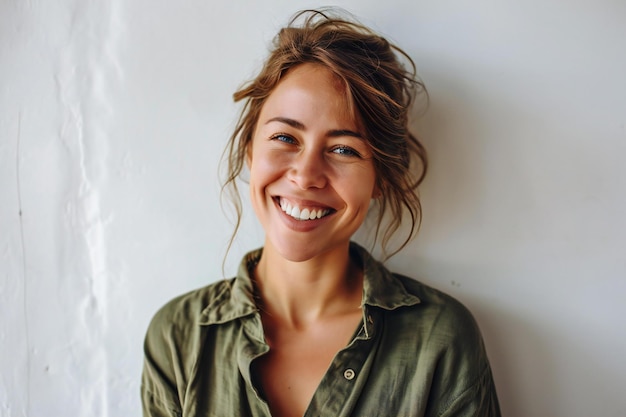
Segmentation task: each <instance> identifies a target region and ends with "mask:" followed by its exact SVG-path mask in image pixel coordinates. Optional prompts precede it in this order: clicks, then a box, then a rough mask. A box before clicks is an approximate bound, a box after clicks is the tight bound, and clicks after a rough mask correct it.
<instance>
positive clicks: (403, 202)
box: [222, 10, 427, 257]
mask: <svg viewBox="0 0 626 417" xmlns="http://www.w3.org/2000/svg"><path fill="white" fill-rule="evenodd" d="M402 61H404V64H403V62H402ZM304 63H313V64H319V65H322V66H324V67H326V68H327V69H329V70H330V71H331V72H332V73H334V74H335V75H336V76H337V77H338V79H339V80H341V82H342V83H343V84H344V86H345V89H346V93H347V99H348V103H349V107H350V109H349V110H350V111H351V112H352V114H353V115H354V116H355V118H356V119H357V120H358V121H359V123H360V127H361V129H362V130H363V131H362V132H361V133H362V134H363V135H364V137H365V139H366V141H367V142H368V143H369V146H370V147H371V150H372V152H373V163H374V169H375V172H376V181H377V184H376V185H377V187H378V190H379V192H380V196H379V197H378V198H376V199H375V201H376V202H377V204H378V221H377V225H376V229H375V234H374V242H376V241H377V240H378V237H379V234H380V233H381V230H383V226H382V225H383V223H385V224H386V225H387V227H386V228H384V231H383V232H382V249H383V253H384V254H388V253H389V255H388V256H387V257H389V256H392V255H393V254H395V253H397V252H398V251H400V250H401V249H402V248H403V247H404V246H406V244H407V243H408V242H409V241H410V240H411V239H412V238H413V237H414V236H415V234H416V233H417V230H418V229H419V226H420V223H421V204H420V200H419V196H418V194H417V186H418V185H419V184H420V183H421V182H422V180H423V178H424V175H425V174H426V167H427V158H426V151H425V149H424V147H423V146H422V144H421V143H420V142H419V140H418V139H417V138H416V137H415V136H414V135H413V134H412V133H411V132H410V131H409V111H410V109H411V107H412V104H413V102H414V100H415V97H416V95H417V93H423V94H424V95H425V97H426V98H427V93H426V89H425V87H424V85H423V83H422V82H421V81H420V80H419V79H418V78H417V74H416V67H415V63H414V62H413V60H412V59H411V58H410V57H409V56H408V55H407V54H406V53H405V52H404V51H403V50H402V49H400V48H399V47H397V46H396V45H393V44H391V43H389V42H388V41H387V40H386V39H384V38H383V37H381V36H379V35H377V34H376V33H375V32H373V31H372V30H370V29H369V28H367V27H366V26H363V25H362V24H360V23H358V22H356V21H353V20H352V19H350V20H348V19H346V18H342V17H339V16H337V15H336V13H334V12H333V11H330V10H304V11H301V12H299V13H297V14H296V15H294V17H293V18H292V19H291V21H290V22H289V25H288V26H287V27H285V28H283V29H281V30H280V32H279V33H278V35H277V36H276V37H275V39H274V44H273V49H272V50H271V52H270V55H269V57H268V58H267V60H266V61H265V64H264V66H263V68H262V69H261V71H260V73H259V74H258V75H257V76H256V78H254V79H253V80H251V81H249V82H247V83H246V84H244V85H243V86H242V87H241V88H240V89H239V90H238V91H237V92H235V93H234V94H233V98H234V101H235V102H239V101H241V100H245V101H244V105H243V108H242V110H241V114H240V116H239V119H238V122H237V124H236V126H235V130H234V132H233V134H232V136H231V138H230V141H229V143H228V145H227V147H226V149H225V151H224V159H223V160H225V161H226V162H227V173H226V178H225V180H224V182H223V186H222V191H223V192H224V191H227V192H228V194H229V196H230V197H231V202H232V203H233V205H234V206H235V209H236V214H237V218H236V224H235V230H234V232H233V235H232V237H231V240H230V242H229V245H228V247H229V248H230V245H232V242H233V240H234V237H235V235H236V233H237V230H238V229H239V225H240V222H241V213H242V209H241V198H240V196H239V191H238V188H237V183H236V181H237V178H238V177H239V176H240V174H241V172H242V170H243V169H244V166H245V160H246V153H247V151H248V147H249V146H250V145H251V143H252V138H253V135H254V131H255V128H256V125H257V122H258V119H259V115H260V113H261V109H262V107H263V105H264V103H265V101H266V100H267V98H268V97H269V95H270V94H271V93H272V91H273V90H274V88H275V87H276V86H277V85H278V83H279V82H280V81H281V79H282V78H283V77H284V76H285V74H286V73H287V72H288V71H289V70H290V69H291V68H294V67H296V66H297V65H300V64H304ZM406 64H408V69H407V68H406ZM413 165H417V166H415V167H414V166H413ZM404 213H408V216H409V218H410V230H409V233H408V236H406V238H405V239H404V240H403V241H402V243H401V244H400V246H399V247H398V248H397V249H395V250H394V251H391V252H388V251H387V245H388V243H389V241H390V239H391V237H392V236H393V235H394V234H395V233H396V232H397V231H398V229H399V228H400V226H401V224H402V219H403V217H404V216H403V214H404ZM387 214H389V215H388V216H386V215H387ZM385 218H386V221H385V222H384V221H383V220H385Z"/></svg>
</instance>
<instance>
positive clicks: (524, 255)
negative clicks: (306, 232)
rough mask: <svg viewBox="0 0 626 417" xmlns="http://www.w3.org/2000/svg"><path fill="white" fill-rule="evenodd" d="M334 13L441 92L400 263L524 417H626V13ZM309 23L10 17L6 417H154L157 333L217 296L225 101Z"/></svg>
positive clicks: (507, 409)
mask: <svg viewBox="0 0 626 417" xmlns="http://www.w3.org/2000/svg"><path fill="white" fill-rule="evenodd" d="M338 3H339V4H341V5H343V6H345V7H347V8H348V9H350V10H352V11H353V12H355V13H356V14H357V15H359V16H361V17H362V19H363V20H364V21H365V22H366V23H368V24H371V25H373V26H374V27H376V28H378V29H379V30H381V31H382V32H384V33H385V34H387V35H388V36H389V37H391V38H392V39H394V40H396V41H397V42H398V43H399V44H400V45H402V46H403V47H405V49H406V50H407V51H408V52H409V53H410V54H411V55H412V56H413V57H414V58H415V60H416V62H417V64H418V69H419V71H420V74H421V76H422V78H423V79H424V81H425V82H426V84H427V86H428V88H429V91H430V95H431V105H430V109H429V111H428V113H427V114H426V116H425V117H424V118H423V119H422V120H421V121H420V122H418V123H416V127H417V128H418V129H419V132H420V133H421V135H422V136H423V138H424V141H425V143H426V145H427V147H428V150H429V153H430V156H431V161H432V166H431V170H430V172H429V176H428V179H427V181H426V183H425V185H424V187H423V191H422V195H423V200H424V211H425V218H424V224H423V227H422V231H421V233H420V236H419V237H418V239H417V240H416V241H415V242H413V243H412V244H411V246H410V247H408V248H406V249H405V251H404V252H402V253H401V254H400V255H397V256H396V257H394V258H393V259H392V260H390V261H389V265H390V266H391V267H392V269H395V270H398V271H400V272H404V273H407V274H409V275H412V276H414V277H416V278H419V279H421V280H423V281H424V282H427V283H429V284H431V285H434V286H436V287H438V288H440V289H443V290H444V291H447V292H450V293H451V294H453V295H455V296H456V297H458V298H459V299H461V300H462V301H463V302H464V303H465V304H467V305H468V306H469V307H470V309H471V310H472V311H473V312H474V313H475V315H476V317H477V319H478V321H479V323H480V325H481V328H482V329H483V333H484V336H485V340H486V343H487V346H488V350H489V353H490V357H491V360H492V365H493V367H494V373H495V377H496V383H497V384H498V389H499V393H500V397H501V402H502V408H503V411H504V413H505V414H506V415H508V416H513V417H515V416H518V417H529V416H536V417H545V416H562V417H566V416H567V417H571V416H581V417H582V416H590V415H593V416H616V415H624V414H626V400H625V399H624V397H623V395H622V391H623V387H624V386H626V365H625V364H624V363H623V360H621V358H622V356H623V353H624V352H625V351H626V330H625V327H624V325H623V317H624V315H625V314H626V307H625V306H624V300H625V299H626V261H625V259H626V256H625V255H624V247H625V246H626V238H625V237H624V236H626V222H624V220H623V213H625V212H626V170H625V168H624V163H623V161H624V155H626V127H625V125H626V78H625V77H624V74H626V50H625V48H624V42H623V40H624V39H626V26H625V25H624V24H623V22H624V21H625V19H626V4H625V3H624V2H622V1H618V0H598V1H596V2H593V3H592V2H582V1H569V0H553V1H539V0H530V1H526V2H518V1H504V2H502V1H490V0H477V1H474V2H471V3H469V2H460V1H454V0H444V1H430V2H426V1H402V0H388V1H386V2H383V3H381V2H376V1H367V2H364V1H357V0H353V1H340V2H338ZM313 5H315V3H312V2H298V4H297V5H296V6H294V2H292V1H288V0H275V1H268V2H255V1H250V0H247V1H236V2H227V1H210V2H209V1H199V0H198V1H190V0H185V1H182V2H167V1H147V0H132V1H122V0H111V1H107V2H103V1H101V2H86V1H79V0H59V1H56V2H45V1H42V0H31V1H17V0H5V1H2V2H0V416H3V417H4V416H7V417H14V416H15V417H17V416H20V417H21V416H33V417H39V416H42V417H44V416H45V417H56V416H59V417H60V416H85V417H87V416H131V415H139V414H140V406H139V400H138V392H139V374H140V372H141V360H142V352H141V348H142V346H141V345H142V338H143V333H144V331H145V328H146V326H147V323H148V320H149V319H150V317H151V315H152V314H153V313H154V311H155V310H156V309H157V308H158V307H159V306H160V305H161V304H163V303H164V302H165V301H166V300H168V299H169V298H171V297H173V296H174V295H177V294H179V293H181V292H183V291H187V290H190V289H193V288H196V287H198V286H201V285H205V284H206V283H208V282H211V281H215V280H217V279H219V278H220V277H221V276H222V260H223V258H224V255H225V242H226V240H227V239H228V237H229V233H230V229H231V226H230V225H229V224H228V222H227V216H225V215H224V214H223V212H222V210H221V208H220V203H219V185H218V177H217V164H218V161H219V157H220V153H221V150H222V148H223V145H224V143H225V141H226V139H227V137H228V135H229V132H230V130H231V129H232V126H233V124H234V119H235V117H236V111H237V108H236V106H234V105H233V104H232V103H231V98H230V95H231V94H232V92H233V91H234V90H235V88H236V87H237V86H238V85H239V84H240V83H241V82H242V81H243V80H245V79H246V78H248V77H249V76H250V75H251V74H252V73H253V71H254V69H255V68H257V66H258V64H259V62H260V60H261V59H262V57H263V56H264V54H265V51H266V46H267V44H268V42H269V41H270V39H271V37H272V36H273V34H274V32H275V30H276V29H277V27H279V25H281V24H283V23H284V22H285V21H286V20H287V17H288V16H289V15H290V14H291V13H292V12H293V11H295V10H296V8H301V7H305V6H313ZM249 212H250V210H248V213H249ZM244 223H245V224H244V230H243V231H242V232H241V233H240V235H239V239H238V240H237V242H236V245H235V247H234V248H233V250H232V252H231V254H230V256H229V257H228V258H227V261H226V264H225V270H226V273H227V274H228V275H230V274H232V273H233V271H234V266H235V264H236V263H237V262H238V258H239V256H240V255H241V254H242V253H243V252H244V251H245V250H247V249H250V248H253V247H255V246H257V245H259V244H260V243H261V242H262V232H261V231H260V230H259V228H258V227H257V226H256V225H255V222H254V219H252V218H251V216H248V217H246V218H245V220H244Z"/></svg>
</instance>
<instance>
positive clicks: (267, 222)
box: [247, 64, 376, 262]
mask: <svg viewBox="0 0 626 417" xmlns="http://www.w3.org/2000/svg"><path fill="white" fill-rule="evenodd" d="M247 162H248V166H249V169H250V195H251V199H252V204H253V206H254V210H255V212H256V215H257V217H258V218H259V221H260V222H261V224H262V225H263V228H264V229H265V233H266V242H265V244H266V246H271V247H272V248H273V249H275V250H276V251H277V252H278V253H280V254H281V255H282V256H283V257H284V258H285V259H288V260H291V261H295V262H299V261H305V260H308V259H312V258H314V257H316V256H319V255H323V254H325V253H328V252H329V251H333V250H346V249H347V247H348V244H349V241H350V238H351V236H352V235H353V234H354V232H356V230H357V229H358V228H359V226H360V225H361V224H362V223H363V220H364V219H365V216H366V214H367V210H368V208H369V204H370V201H371V199H372V198H373V196H374V194H375V192H376V190H375V182H376V175H375V171H374V164H373V160H372V152H371V150H370V148H369V145H368V143H367V141H366V140H365V138H363V137H362V135H361V133H360V131H359V128H358V123H357V120H356V119H355V118H354V117H353V116H352V115H351V114H350V112H349V111H348V101H347V98H346V95H345V89H344V88H343V86H342V84H341V83H340V82H339V80H338V79H337V78H336V76H335V75H333V74H332V73H331V72H330V71H329V70H327V69H326V68H324V67H322V66H319V65H314V64H302V65H299V66H297V67H295V68H292V69H291V70H289V72H288V73H287V75H286V76H285V77H284V78H283V79H282V80H281V81H280V83H279V84H278V85H277V86H276V88H275V89H274V91H273V92H272V93H271V94H270V96H269V97H268V98H267V100H266V102H265V104H264V105H263V108H262V109H261V113H260V116H259V120H258V122H257V126H256V129H255V133H254V136H253V139H252V144H251V146H250V148H249V149H248V161H247Z"/></svg>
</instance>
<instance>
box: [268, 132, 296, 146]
mask: <svg viewBox="0 0 626 417" xmlns="http://www.w3.org/2000/svg"><path fill="white" fill-rule="evenodd" d="M270 139H271V140H277V141H279V142H283V143H287V144H295V143H296V140H295V139H294V138H292V137H291V136H289V135H286V134H284V133H278V134H276V135H273V136H272V137H270Z"/></svg>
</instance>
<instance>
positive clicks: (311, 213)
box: [279, 198, 330, 220]
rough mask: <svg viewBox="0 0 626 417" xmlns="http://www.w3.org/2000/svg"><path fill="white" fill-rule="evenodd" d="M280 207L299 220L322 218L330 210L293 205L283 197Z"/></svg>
mask: <svg viewBox="0 0 626 417" xmlns="http://www.w3.org/2000/svg"><path fill="white" fill-rule="evenodd" d="M279 204H280V208H281V209H282V210H283V211H284V212H285V213H286V214H288V215H290V216H291V217H293V218H294V219H297V220H313V219H321V218H322V217H324V216H325V215H327V214H328V213H329V212H330V210H328V209H318V210H315V209H308V208H305V209H302V210H300V207H298V206H296V205H294V206H292V205H291V204H290V203H289V202H288V201H285V200H283V199H282V198H281V199H280V201H279Z"/></svg>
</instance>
